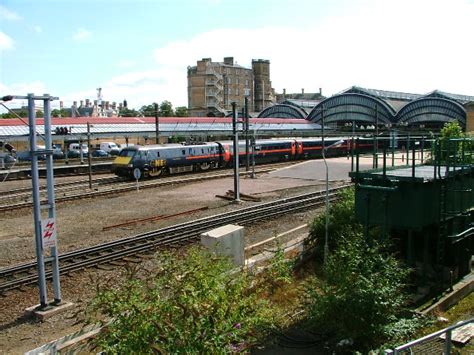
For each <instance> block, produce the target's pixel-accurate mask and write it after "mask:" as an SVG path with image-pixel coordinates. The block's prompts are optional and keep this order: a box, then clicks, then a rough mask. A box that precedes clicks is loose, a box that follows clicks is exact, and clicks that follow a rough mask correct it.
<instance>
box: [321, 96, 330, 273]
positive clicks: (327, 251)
mask: <svg viewBox="0 0 474 355" xmlns="http://www.w3.org/2000/svg"><path fill="white" fill-rule="evenodd" d="M321 133H322V134H321V141H322V142H321V143H322V149H321V153H322V156H323V160H324V166H325V167H326V198H325V205H326V207H325V212H324V213H325V215H326V220H325V223H324V259H323V263H324V265H326V263H327V258H328V254H329V245H328V239H329V238H328V228H329V169H328V163H327V162H326V152H325V151H326V146H325V144H324V106H323V105H321Z"/></svg>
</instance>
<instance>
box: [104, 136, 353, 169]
mask: <svg viewBox="0 0 474 355" xmlns="http://www.w3.org/2000/svg"><path fill="white" fill-rule="evenodd" d="M336 143H338V144H337V145H336ZM330 145H333V147H331V149H328V150H327V151H326V156H338V155H339V156H341V155H346V154H348V152H349V148H350V141H349V139H348V138H340V137H339V138H338V137H335V138H333V137H331V138H326V139H325V146H326V147H328V146H330ZM322 147H323V144H322V140H321V138H299V139H298V138H296V139H294V138H287V139H259V140H256V141H255V143H254V159H255V164H262V163H271V162H279V161H288V160H300V159H314V158H319V157H321V155H322V154H321V152H322ZM250 154H252V153H250ZM245 157H246V153H245V141H239V160H240V162H241V163H243V162H244V161H245ZM233 160H234V154H233V142H232V141H216V142H208V143H200V144H189V145H182V144H156V145H147V146H131V147H126V148H124V149H122V151H121V152H120V153H119V155H118V156H117V158H115V160H114V162H113V164H112V172H113V173H115V174H116V175H118V176H124V177H129V178H133V176H134V175H133V171H134V170H135V169H137V168H138V169H140V172H141V174H140V175H141V176H143V177H156V176H160V175H162V174H175V173H181V172H190V171H205V170H208V169H217V168H224V167H228V166H231V165H232V164H233Z"/></svg>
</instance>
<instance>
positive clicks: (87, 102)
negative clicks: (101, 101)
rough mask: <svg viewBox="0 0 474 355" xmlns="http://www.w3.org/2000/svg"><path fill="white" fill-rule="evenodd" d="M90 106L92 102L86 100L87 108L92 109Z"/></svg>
mask: <svg viewBox="0 0 474 355" xmlns="http://www.w3.org/2000/svg"><path fill="white" fill-rule="evenodd" d="M90 104H91V100H89V99H86V107H90Z"/></svg>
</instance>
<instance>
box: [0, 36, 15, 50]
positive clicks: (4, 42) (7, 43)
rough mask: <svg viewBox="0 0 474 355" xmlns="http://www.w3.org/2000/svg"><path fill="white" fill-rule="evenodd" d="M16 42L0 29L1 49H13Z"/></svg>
mask: <svg viewBox="0 0 474 355" xmlns="http://www.w3.org/2000/svg"><path fill="white" fill-rule="evenodd" d="M14 44H15V42H14V41H13V39H12V38H11V37H10V36H8V35H7V34H5V33H3V32H1V31H0V50H2V51H3V50H7V49H13V48H14Z"/></svg>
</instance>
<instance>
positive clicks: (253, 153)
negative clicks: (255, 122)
mask: <svg viewBox="0 0 474 355" xmlns="http://www.w3.org/2000/svg"><path fill="white" fill-rule="evenodd" d="M256 177H257V175H255V128H254V129H253V137H252V179H255V178H256Z"/></svg>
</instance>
